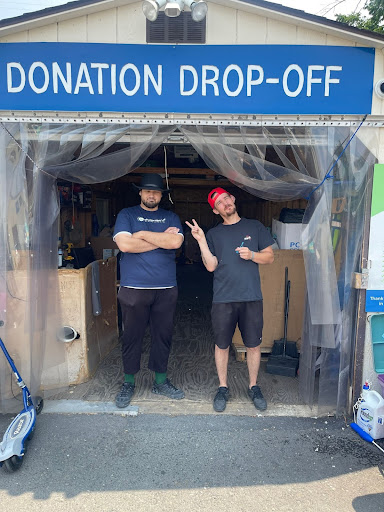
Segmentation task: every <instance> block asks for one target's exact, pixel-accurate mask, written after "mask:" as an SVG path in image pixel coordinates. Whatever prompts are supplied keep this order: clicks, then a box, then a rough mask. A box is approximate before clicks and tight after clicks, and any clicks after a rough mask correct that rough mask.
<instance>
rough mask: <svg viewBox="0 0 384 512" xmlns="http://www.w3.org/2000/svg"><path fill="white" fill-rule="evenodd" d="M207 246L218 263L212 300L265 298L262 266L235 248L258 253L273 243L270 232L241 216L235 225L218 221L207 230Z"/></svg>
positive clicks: (234, 300)
mask: <svg viewBox="0 0 384 512" xmlns="http://www.w3.org/2000/svg"><path fill="white" fill-rule="evenodd" d="M207 242H208V247H209V250H210V251H211V253H212V254H213V255H214V256H216V258H217V261H218V265H217V267H216V270H215V272H214V277H213V302H250V301H254V300H263V297H262V294H261V287H260V275H259V265H258V264H257V263H254V262H253V261H251V260H243V259H242V258H240V256H239V255H238V254H237V253H236V251H235V249H236V247H240V245H241V244H242V242H244V244H243V247H248V248H249V249H250V250H251V251H254V252H259V251H262V250H263V249H265V248H266V247H269V246H271V245H273V243H274V240H273V238H272V236H271V234H270V233H269V231H268V230H267V229H266V228H265V227H264V226H263V224H261V222H259V221H258V220H252V219H240V220H239V222H237V223H236V224H228V225H227V224H219V225H218V226H216V227H214V228H212V229H210V230H209V231H208V233H207Z"/></svg>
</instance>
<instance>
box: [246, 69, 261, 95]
mask: <svg viewBox="0 0 384 512" xmlns="http://www.w3.org/2000/svg"><path fill="white" fill-rule="evenodd" d="M253 71H257V72H258V73H259V78H257V79H256V80H252V73H253ZM263 80H264V69H263V68H262V67H261V66H248V70H247V96H251V95H252V85H260V84H261V83H262V82H263Z"/></svg>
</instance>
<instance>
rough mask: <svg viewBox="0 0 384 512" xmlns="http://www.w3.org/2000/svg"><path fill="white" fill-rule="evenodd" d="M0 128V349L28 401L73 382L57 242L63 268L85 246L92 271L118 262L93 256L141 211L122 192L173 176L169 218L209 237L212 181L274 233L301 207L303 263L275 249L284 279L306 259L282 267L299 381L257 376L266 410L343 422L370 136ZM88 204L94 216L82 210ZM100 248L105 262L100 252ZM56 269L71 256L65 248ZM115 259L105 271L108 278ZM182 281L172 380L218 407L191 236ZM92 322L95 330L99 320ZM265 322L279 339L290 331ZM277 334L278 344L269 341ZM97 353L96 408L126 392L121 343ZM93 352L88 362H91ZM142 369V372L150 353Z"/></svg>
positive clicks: (238, 376)
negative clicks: (26, 387)
mask: <svg viewBox="0 0 384 512" xmlns="http://www.w3.org/2000/svg"><path fill="white" fill-rule="evenodd" d="M2 128H3V129H2V131H1V141H0V144H1V147H2V149H3V151H2V153H1V154H2V156H1V158H2V162H1V172H2V178H3V179H2V182H3V183H6V184H7V186H6V187H3V189H2V191H1V194H2V200H1V205H2V206H1V218H2V221H3V222H2V223H1V226H2V227H1V232H0V235H1V240H2V242H4V243H2V244H1V249H0V251H1V253H0V273H1V276H2V277H1V281H0V299H1V304H0V306H1V311H2V314H3V316H4V319H5V327H4V328H3V331H4V334H3V336H2V337H3V338H4V339H5V341H6V342H7V345H9V346H10V347H11V349H12V350H13V352H14V354H15V361H16V364H17V362H19V363H20V366H21V368H20V370H21V372H22V373H23V374H24V375H23V376H24V378H25V379H26V380H27V381H28V379H30V382H31V384H32V385H31V387H32V390H35V391H36V392H37V390H38V389H39V388H40V387H41V384H42V383H43V385H44V381H46V382H54V381H55V379H56V381H59V382H60V384H63V385H65V384H68V383H69V382H71V368H70V367H69V366H68V353H69V351H70V350H71V348H70V344H68V343H60V342H58V341H57V335H56V333H57V329H58V327H59V326H61V325H62V313H63V312H62V311H60V304H62V302H60V293H61V294H63V293H64V295H65V293H67V297H68V296H69V295H70V288H71V286H72V285H70V284H68V283H67V285H65V284H63V282H62V283H60V285H59V282H58V279H59V278H58V271H57V266H58V255H57V247H58V236H61V237H62V238H64V237H67V238H66V240H67V241H66V245H67V246H68V242H69V243H70V244H72V246H73V247H70V248H71V249H74V251H73V253H74V254H75V256H72V257H73V258H74V259H75V258H78V260H79V261H80V259H81V257H82V256H83V263H84V261H85V262H86V253H85V252H84V251H83V254H82V255H81V251H77V250H78V249H87V248H89V245H88V242H90V246H91V247H92V250H93V252H94V256H95V257H96V258H97V259H101V260H103V256H107V257H108V256H112V259H113V255H114V252H113V247H109V246H108V247H103V242H104V241H101V242H100V240H102V238H104V237H103V234H104V235H106V234H107V233H108V229H110V227H111V225H112V224H113V219H114V218H115V216H116V214H117V213H118V211H119V210H120V209H121V208H122V207H125V206H131V205H134V204H138V197H137V196H135V194H134V192H133V190H132V186H131V184H132V183H133V182H135V181H138V179H139V176H140V175H141V174H142V173H145V172H158V173H160V174H163V175H164V176H165V175H166V176H167V178H168V179H169V182H170V183H169V184H170V187H171V188H172V193H171V195H170V198H165V202H166V204H165V205H164V207H166V208H169V209H173V210H174V211H175V212H176V213H177V214H178V215H179V216H180V218H181V220H182V221H184V220H190V219H191V217H192V216H194V217H195V216H197V217H198V219H196V220H199V221H200V223H201V225H202V226H203V227H204V229H209V228H210V227H212V226H213V225H214V223H215V222H217V218H215V217H214V215H213V214H212V211H211V210H210V208H209V206H208V204H207V203H206V196H207V193H208V191H209V190H210V189H211V188H213V187H212V183H213V184H214V186H218V185H223V186H224V185H225V188H227V189H228V190H230V191H231V192H232V193H233V195H234V196H235V197H236V199H237V204H238V207H239V212H240V215H241V216H244V217H249V218H256V219H258V220H260V221H261V222H263V224H264V225H266V227H269V228H272V219H273V218H276V219H278V218H279V216H280V213H281V210H282V209H283V208H289V209H295V210H300V209H302V210H304V209H305V213H304V217H303V219H302V238H301V243H302V247H301V250H300V251H292V252H291V253H289V252H288V250H283V251H282V252H281V253H280V254H281V258H277V259H278V260H279V259H280V260H281V261H280V267H281V268H282V269H285V266H286V264H285V263H284V261H285V262H286V261H288V260H289V259H293V254H294V253H296V254H298V253H299V254H300V257H299V258H298V259H300V258H301V270H300V263H298V262H297V261H295V262H294V263H290V264H289V265H288V268H289V266H291V268H292V273H294V275H295V276H296V280H297V283H301V285H300V286H298V288H300V289H301V292H302V298H301V300H302V303H301V306H300V308H298V311H297V312H296V313H295V314H294V304H295V303H294V300H293V298H292V302H291V311H292V313H291V317H290V318H289V329H291V331H290V330H289V329H288V338H289V337H290V334H291V335H293V336H294V337H295V338H296V336H297V334H292V333H293V332H294V329H296V331H297V330H298V332H299V336H298V337H297V338H296V339H294V341H298V342H299V346H300V367H299V377H298V378H296V379H292V381H290V384H289V386H288V385H287V384H286V382H287V378H281V379H276V378H275V377H274V376H269V377H267V376H266V374H265V372H264V371H263V368H262V370H261V372H260V381H261V386H262V387H263V390H265V394H266V397H267V400H269V401H271V400H272V401H274V402H275V403H285V404H286V405H289V404H296V403H302V402H304V403H307V404H309V405H317V406H318V407H325V408H326V409H327V410H328V411H329V412H337V413H341V412H343V411H345V410H346V408H347V407H348V393H349V386H350V381H351V375H352V371H353V354H354V345H353V343H354V329H355V323H356V304H357V294H356V291H355V290H353V289H352V287H351V276H352V274H353V272H354V271H357V270H359V266H360V255H361V248H362V239H363V228H364V218H365V214H366V211H367V201H368V199H369V193H368V192H369V181H370V173H371V171H372V169H373V164H374V162H375V156H374V153H375V149H376V147H377V144H376V131H375V130H374V129H372V128H364V127H361V126H359V125H355V126H351V124H350V123H344V124H342V125H338V126H333V125H329V124H326V123H324V124H319V123H318V124H314V125H313V126H312V125H304V124H303V125H300V126H289V125H284V123H280V124H279V123H277V124H273V125H271V126H266V125H264V126H263V125H259V126H236V125H234V124H228V125H222V124H219V123H217V124H209V123H207V124H181V125H172V124H169V125H159V124H156V123H154V122H153V123H147V124H145V125H142V124H141V125H140V124H137V125H128V126H127V125H123V126H119V125H108V124H105V125H85V126H84V125H80V126H79V125H75V124H55V125H49V124H48V123H41V124H36V123H35V124H34V123H27V122H25V123H7V124H4V125H2ZM357 130H358V133H357ZM58 191H59V192H60V194H58ZM66 201H67V202H68V203H69V204H65V202H66ZM89 204H91V210H90V211H86V210H87V209H88V208H87V205H89ZM59 214H60V215H59ZM96 220H97V222H96ZM59 221H60V222H59ZM92 221H93V223H92ZM89 233H91V237H90V238H91V239H90V240H88V238H89ZM92 235H96V236H92ZM105 238H108V236H106V237H105ZM95 239H98V240H97V241H95ZM71 240H72V242H71ZM92 240H93V245H92ZM100 244H101V245H100ZM100 250H101V251H102V252H101V253H100ZM103 250H106V251H111V250H112V253H111V252H105V253H104V254H103ZM277 252H278V251H277ZM285 252H286V253H287V254H283V253H285ZM76 253H77V255H76ZM64 258H68V247H67V253H66V255H64ZM112 259H111V262H110V263H109V259H107V260H103V263H102V264H103V265H104V267H105V268H108V269H109V270H108V271H110V272H112V273H113V271H114V268H116V267H113V263H112ZM66 261H68V260H66ZM69 261H72V260H69ZM104 261H105V262H106V263H104ZM78 266H80V263H78ZM265 271H266V272H268V269H265ZM304 273H305V279H304ZM178 274H179V289H180V300H179V308H178V311H177V316H176V327H175V337H174V343H173V350H172V352H171V360H170V366H169V372H170V374H173V373H174V374H175V375H176V380H177V382H178V384H180V385H181V386H182V387H183V388H184V389H185V391H186V395H188V398H190V399H191V400H205V399H208V400H211V397H212V395H213V393H214V389H215V388H216V387H217V382H216V372H215V368H214V360H213V338H212V333H211V331H210V319H209V313H210V301H211V282H210V281H211V276H210V274H209V273H208V272H206V271H205V269H203V268H202V265H201V263H200V260H199V251H198V247H197V244H196V243H195V242H194V240H192V239H191V237H190V235H189V233H188V229H186V230H185V243H184V245H183V247H182V250H181V251H180V252H179V254H178ZM86 279H88V277H86ZM90 279H91V278H90ZM107 280H108V279H107ZM303 282H305V285H304V284H303ZM266 283H267V284H268V278H267V276H266ZM283 283H284V276H282V277H281V279H280V286H278V283H276V285H274V284H273V283H272V282H270V286H268V287H267V289H266V290H267V292H266V291H264V294H266V293H268V291H269V292H270V293H271V304H272V305H273V308H274V309H273V310H272V309H271V311H270V313H268V311H266V312H265V323H266V325H267V323H268V318H273V314H274V312H276V311H277V310H278V309H279V308H280V311H281V309H282V308H283V303H284V302H283V296H282V289H283ZM292 287H294V283H293V282H292ZM59 292H60V293H59ZM280 299H281V300H280ZM279 302H280V306H278V303H279ZM296 302H298V299H296ZM67 305H68V303H67ZM271 307H272V306H271ZM299 309H300V311H299ZM278 313H279V312H278V311H277V314H278ZM94 316H95V317H97V315H94ZM90 321H91V322H94V323H96V322H97V318H96V320H95V318H93V317H91V319H90ZM106 322H107V323H108V319H107V320H106ZM299 323H300V324H301V325H299ZM272 324H273V325H272V327H273V326H274V327H276V326H277V327H279V328H281V329H282V328H283V318H282V317H281V318H280V322H272ZM278 324H279V325H278ZM291 324H292V325H291ZM105 325H106V324H105V322H104V324H103V326H99V329H98V330H99V331H100V328H102V329H103V328H105V327H104V326H105ZM272 327H271V329H272ZM82 334H83V333H80V338H81V335H82ZM270 335H271V336H272V337H273V338H274V337H275V336H278V338H280V337H281V334H280V335H277V334H276V331H274V332H272V334H270ZM235 341H236V340H235ZM240 341H241V340H240ZM148 343H149V338H146V344H148ZM235 345H236V343H235ZM72 346H74V345H72ZM112 348H113V347H112ZM267 348H270V347H267ZM85 350H86V351H87V348H85ZM94 350H96V351H99V353H101V352H103V351H104V353H105V357H103V358H101V359H103V362H101V365H100V366H99V367H98V370H97V376H98V378H99V382H101V381H104V384H105V385H104V389H102V386H101V387H100V388H99V389H100V393H99V394H102V393H104V396H99V397H98V399H104V398H105V394H106V393H111V394H112V395H113V393H114V391H115V389H114V388H113V386H116V384H117V387H118V386H119V384H120V382H121V375H122V373H121V371H122V370H121V366H120V368H119V365H120V354H119V350H118V345H117V344H116V348H114V349H113V350H112V351H110V352H109V355H108V356H107V352H108V350H107V349H106V347H103V346H102V343H99V344H98V346H97V347H95V348H94V349H93V351H94ZM187 351H188V352H189V355H188V357H187V358H186V357H185V355H186V352H187ZM90 352H91V354H87V353H86V354H83V355H84V357H85V358H89V357H92V350H91V351H90ZM265 352H267V350H266V351H265ZM78 356H79V357H80V354H78ZM242 357H243V356H242V352H241V350H236V347H235V348H234V350H233V352H232V362H231V365H232V367H231V366H230V368H229V379H230V380H229V385H230V387H231V391H232V390H233V392H232V396H233V397H234V399H238V400H241V399H242V396H243V394H244V389H246V379H247V371H246V368H245V364H244V362H243V361H241V359H242ZM172 358H173V360H172ZM143 363H144V365H143V366H144V368H145V353H144V354H143ZM264 364H265V363H264ZM0 369H1V370H2V371H1V376H2V377H1V381H0V388H1V393H2V405H3V406H4V407H6V404H7V400H8V398H9V396H10V393H9V372H8V370H7V369H6V368H5V364H4V363H3V361H1V362H0ZM103 371H104V374H103V373H102V372H103ZM107 375H109V378H107V377H106V376H107ZM141 378H142V384H141V385H140V386H138V389H140V390H141V392H142V393H143V395H142V397H141V398H144V399H145V396H144V395H145V392H146V390H150V383H151V380H152V376H150V375H149V372H145V371H142V376H141ZM108 379H109V380H108ZM263 379H266V380H265V383H264V382H263ZM93 384H94V382H93ZM87 386H88V388H87ZM49 387H50V386H49V385H48V386H47V388H49ZM188 389H189V390H190V393H188ZM94 390H95V386H94V385H91V384H88V385H87V384H85V385H83V388H82V390H80V391H81V393H83V394H84V396H87V397H88V398H90V399H95V396H92V393H93V391H94ZM80 391H79V392H80ZM55 396H56V397H59V396H60V395H59V394H57V393H56V395H55ZM208 396H209V398H207V397H208ZM138 398H140V395H139V396H138Z"/></svg>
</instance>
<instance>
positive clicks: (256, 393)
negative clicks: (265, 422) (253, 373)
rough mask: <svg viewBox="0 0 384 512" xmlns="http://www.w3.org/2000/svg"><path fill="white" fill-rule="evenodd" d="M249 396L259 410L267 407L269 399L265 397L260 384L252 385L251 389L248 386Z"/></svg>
mask: <svg viewBox="0 0 384 512" xmlns="http://www.w3.org/2000/svg"><path fill="white" fill-rule="evenodd" d="M248 396H249V398H250V399H251V400H252V402H253V405H254V406H255V407H256V409H259V411H265V409H266V408H267V401H266V399H265V398H264V397H263V393H262V392H261V389H260V387H259V386H252V387H251V389H249V388H248Z"/></svg>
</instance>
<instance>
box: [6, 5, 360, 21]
mask: <svg viewBox="0 0 384 512" xmlns="http://www.w3.org/2000/svg"><path fill="white" fill-rule="evenodd" d="M69 1H70V0H0V19H5V18H12V17H14V16H21V15H22V14H25V13H27V12H33V11H38V10H40V9H45V8H46V7H53V6H55V5H62V4H66V3H68V2H69ZM207 2H208V4H209V0H207ZM274 3H276V4H282V5H286V6H287V7H293V8H295V9H300V10H303V11H306V12H308V13H311V14H317V15H319V16H326V17H327V18H331V19H333V18H334V15H335V14H349V13H351V12H353V11H354V10H355V9H361V8H362V6H363V5H364V3H365V0H312V1H311V0H281V1H279V0H274ZM334 6H335V7H334ZM208 8H209V7H208Z"/></svg>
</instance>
